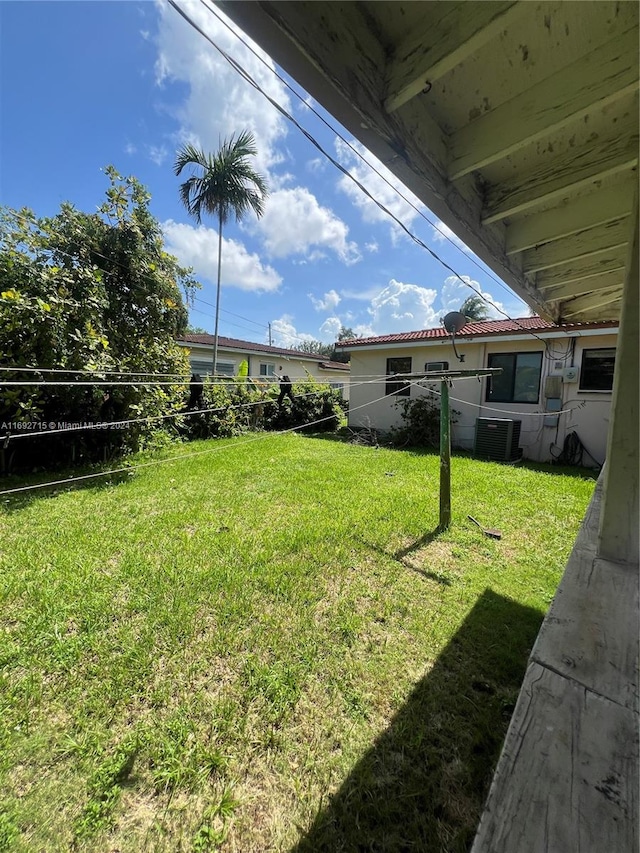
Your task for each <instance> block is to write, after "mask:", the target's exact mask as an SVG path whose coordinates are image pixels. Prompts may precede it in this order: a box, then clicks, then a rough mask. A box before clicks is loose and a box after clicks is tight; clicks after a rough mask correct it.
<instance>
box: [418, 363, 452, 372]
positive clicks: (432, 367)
mask: <svg viewBox="0 0 640 853" xmlns="http://www.w3.org/2000/svg"><path fill="white" fill-rule="evenodd" d="M424 369H425V373H432V372H434V371H438V372H439V371H441V370H449V362H448V361H428V362H427V363H426V364H425V366H424Z"/></svg>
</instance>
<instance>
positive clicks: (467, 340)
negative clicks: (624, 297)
mask: <svg viewBox="0 0 640 853" xmlns="http://www.w3.org/2000/svg"><path fill="white" fill-rule="evenodd" d="M617 334H618V326H612V327H605V328H602V329H582V330H578V329H576V330H575V331H572V332H561V331H556V330H554V331H544V330H543V331H538V330H536V331H535V334H534V333H533V332H529V331H526V332H520V333H516V334H509V335H500V334H496V335H486V336H485V335H468V336H467V337H464V336H463V335H456V343H464V344H484V343H499V342H500V341H506V342H507V343H508V342H511V341H522V340H523V339H528V338H531V343H534V342H535V340H536V336H537V337H538V338H543V339H545V338H546V339H548V340H552V339H555V338H590V337H594V336H596V335H617ZM438 344H441V345H444V346H447V345H448V346H451V338H431V339H429V338H422V339H418V340H415V339H414V340H410V341H389V342H387V343H384V344H364V345H363V346H354V347H340V349H342V350H343V351H344V352H351V353H354V352H366V351H370V350H379V349H389V348H393V349H399V348H402V347H404V348H406V347H417V346H427V347H432V346H437V345H438Z"/></svg>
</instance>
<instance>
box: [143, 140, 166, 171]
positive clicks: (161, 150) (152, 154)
mask: <svg viewBox="0 0 640 853" xmlns="http://www.w3.org/2000/svg"><path fill="white" fill-rule="evenodd" d="M147 154H148V155H149V159H150V160H151V161H152V162H153V163H155V164H156V166H162V164H163V163H164V161H165V160H166V159H167V157H168V156H169V152H168V150H167V148H166V146H164V145H147Z"/></svg>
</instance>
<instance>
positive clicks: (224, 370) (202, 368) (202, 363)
mask: <svg viewBox="0 0 640 853" xmlns="http://www.w3.org/2000/svg"><path fill="white" fill-rule="evenodd" d="M212 367H213V356H212V357H211V358H192V359H191V370H192V372H193V373H199V374H200V376H211V368H212ZM217 367H218V371H217V372H218V375H220V376H235V375H236V365H235V362H233V361H218V362H217Z"/></svg>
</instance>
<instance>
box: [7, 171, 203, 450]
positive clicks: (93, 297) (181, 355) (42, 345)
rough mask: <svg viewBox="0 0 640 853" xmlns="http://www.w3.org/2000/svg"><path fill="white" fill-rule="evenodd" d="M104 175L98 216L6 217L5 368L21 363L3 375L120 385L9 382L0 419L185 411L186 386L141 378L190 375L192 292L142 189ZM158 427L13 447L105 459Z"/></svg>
mask: <svg viewBox="0 0 640 853" xmlns="http://www.w3.org/2000/svg"><path fill="white" fill-rule="evenodd" d="M106 174H107V177H108V178H109V182H110V186H109V188H108V189H107V192H106V200H105V202H104V203H103V204H102V205H101V206H100V207H99V208H98V211H97V212H96V213H90V214H88V213H83V212H81V211H78V210H76V209H75V208H74V207H73V205H71V204H69V203H64V204H63V205H62V206H61V209H60V212H59V213H58V214H57V215H56V216H53V217H50V218H37V217H36V216H35V215H34V214H33V213H32V212H31V211H30V210H28V209H23V210H22V211H15V210H11V209H9V208H3V209H2V210H1V212H0V280H1V281H2V286H1V287H0V363H1V364H2V365H4V366H6V367H15V368H16V370H15V371H8V372H4V371H3V373H4V376H5V379H6V380H7V381H10V380H13V381H17V382H27V381H35V382H40V383H44V382H45V381H51V380H54V379H55V380H58V381H61V382H73V381H76V382H77V381H87V379H88V376H87V374H85V373H84V372H83V371H91V372H92V373H94V374H95V375H96V380H97V381H102V382H109V381H112V382H113V386H111V387H109V386H104V385H100V386H97V385H93V386H90V385H78V384H75V385H71V384H67V385H61V386H53V385H51V386H47V385H44V384H40V385H34V386H26V385H22V386H13V387H12V386H5V387H4V388H3V389H2V392H0V423H2V422H5V423H15V422H18V423H20V424H26V423H27V422H42V423H48V422H51V421H54V422H57V421H66V422H77V421H96V420H104V419H105V418H109V419H112V420H113V419H130V418H145V417H155V416H158V415H161V414H165V413H167V412H169V411H173V410H175V409H176V408H179V407H180V406H181V404H182V398H183V396H184V393H185V389H184V388H181V387H180V386H169V385H167V386H161V385H158V384H157V382H155V383H154V384H153V385H152V384H146V385H145V384H144V382H143V380H144V375H145V374H156V373H167V374H180V375H185V377H186V376H188V371H189V366H188V358H187V356H186V355H185V352H184V350H183V349H182V348H181V347H179V346H178V345H177V344H176V343H175V337H176V336H177V335H180V334H183V333H184V330H185V328H186V324H187V309H186V306H185V303H184V300H183V294H184V295H186V296H187V298H189V297H190V296H191V295H192V293H193V290H194V288H195V287H196V286H197V285H196V282H195V281H194V280H193V278H192V277H191V275H190V271H189V270H186V269H183V268H182V267H180V266H179V265H178V262H177V260H176V259H175V258H174V257H172V256H171V255H169V254H167V253H166V252H165V251H164V248H163V239H162V232H161V229H160V225H159V223H158V222H157V221H156V220H155V218H154V217H153V216H152V215H151V213H150V211H149V200H150V197H149V195H148V193H147V192H146V190H145V189H144V187H143V186H142V185H141V184H140V183H139V182H138V181H137V180H136V179H135V178H132V177H130V178H123V177H122V176H121V175H119V174H118V172H117V171H116V170H115V169H114V168H113V167H108V168H107V169H106ZM21 367H30V368H40V369H41V370H42V371H46V370H51V369H56V370H65V371H67V372H66V373H61V374H51V373H47V372H33V371H21V370H20V368H21ZM117 371H120V372H124V373H136V374H140V380H141V382H140V384H139V385H128V384H127V385H125V384H123V385H118V384H116V383H117V382H118V381H121V382H127V381H128V380H129V378H130V377H128V376H122V377H118V376H117V375H116V372H117ZM149 379H150V380H151V379H154V380H155V377H149ZM106 392H109V393H108V399H107V400H105V399H104V398H105V393H106ZM158 423H161V422H159V421H152V422H149V423H145V422H140V423H138V424H134V425H131V426H130V427H128V428H127V429H126V430H114V429H110V430H108V431H107V430H102V431H97V430H90V431H82V432H72V433H69V434H67V435H64V434H63V435H52V436H50V437H49V438H47V439H45V438H42V437H40V436H38V437H34V438H33V439H31V440H29V439H25V440H21V441H20V442H17V441H16V442H15V443H14V444H15V447H16V449H17V451H18V452H19V453H20V454H21V455H22V458H23V459H26V458H29V461H30V464H31V463H33V464H45V465H50V464H52V463H55V462H61V461H65V459H66V461H68V462H70V461H75V460H77V459H78V458H79V457H84V458H89V459H91V458H100V457H101V456H103V455H104V453H106V452H107V451H108V452H119V451H124V450H133V449H135V448H136V447H138V446H139V445H140V442H141V441H142V440H145V439H147V438H148V437H149V435H150V433H151V432H152V431H153V430H154V429H156V428H157V426H158ZM5 429H6V428H5ZM4 432H5V430H2V433H0V434H4ZM10 445H11V442H10ZM18 461H19V460H18Z"/></svg>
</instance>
